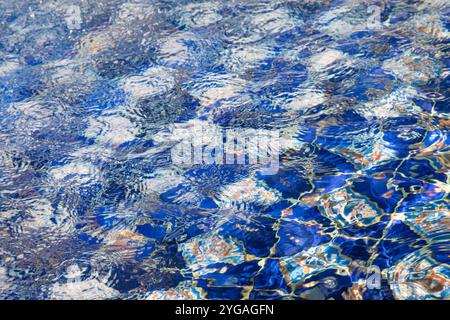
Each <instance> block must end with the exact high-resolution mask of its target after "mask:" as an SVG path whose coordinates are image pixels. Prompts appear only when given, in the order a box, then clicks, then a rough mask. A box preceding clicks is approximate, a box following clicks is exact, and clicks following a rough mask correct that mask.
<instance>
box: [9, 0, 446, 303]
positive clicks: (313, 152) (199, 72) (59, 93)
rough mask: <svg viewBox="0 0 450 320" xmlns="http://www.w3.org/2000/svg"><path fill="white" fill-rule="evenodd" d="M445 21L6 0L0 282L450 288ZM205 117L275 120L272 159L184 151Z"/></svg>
mask: <svg viewBox="0 0 450 320" xmlns="http://www.w3.org/2000/svg"><path fill="white" fill-rule="evenodd" d="M446 5H447V6H446ZM448 19H449V8H448V4H446V2H445V1H440V0H436V1H384V2H381V1H380V2H378V1H315V0H308V1H261V0H258V1H245V2H244V1H242V2H239V1H224V2H198V1H128V2H125V1H99V2H98V1H78V2H77V1H75V2H74V1H48V2H47V1H45V2H42V3H40V2H39V1H9V0H7V1H2V2H1V3H0V28H1V30H0V123H1V125H0V138H1V142H2V143H1V146H0V236H1V241H0V297H1V298H3V299H19V298H21V299H22V298H25V299H43V298H44V299H48V298H52V299H58V298H62V299H70V298H72V299H81V298H88V299H107V298H123V299H137V298H149V299H169V298H187V299H201V298H207V299H242V298H243V299H282V298H284V299H296V298H299V299H394V298H396V299H444V298H447V299H448V298H449V295H450V291H449V277H450V272H449V266H448V263H449V254H450V250H449V239H450V231H449V228H450V225H449V202H448V193H449V191H450V187H449V184H448V179H449V177H448V171H449V166H450V165H449V163H450V162H449V161H450V155H449V138H448V131H449V128H450V119H449V104H448V98H449V88H448V87H449V86H448V85H449V69H448V68H449V66H448V64H449V53H448V49H449V45H448V40H449V30H448V27H449V20H448ZM196 123H197V124H198V123H200V124H203V125H208V126H213V127H220V128H224V129H230V128H240V129H242V128H247V129H248V128H250V129H265V130H278V131H277V132H279V133H280V138H281V143H280V168H279V171H278V172H277V174H275V175H269V176H267V175H266V176H263V175H260V174H259V173H258V170H257V168H255V167H254V166H251V165H220V164H213V165H193V166H186V165H178V164H174V163H173V161H171V148H172V147H173V145H174V144H176V143H177V142H179V141H180V140H181V139H182V137H180V136H176V135H173V134H171V131H170V128H177V127H183V126H192V125H193V124H196ZM377 270H379V271H380V279H381V280H380V283H377V282H376V281H375V282H373V281H372V280H373V279H375V280H376V279H377V278H376V277H375V278H373V276H377V274H378V273H377V272H378V271H377ZM367 280H369V281H367ZM374 284H375V286H374Z"/></svg>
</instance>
